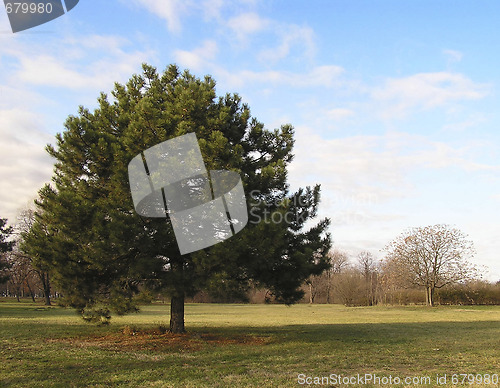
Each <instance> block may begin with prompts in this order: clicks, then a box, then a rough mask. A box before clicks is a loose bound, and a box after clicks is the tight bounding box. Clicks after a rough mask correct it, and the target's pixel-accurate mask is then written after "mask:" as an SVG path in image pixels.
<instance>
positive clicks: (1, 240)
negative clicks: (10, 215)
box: [0, 218, 14, 283]
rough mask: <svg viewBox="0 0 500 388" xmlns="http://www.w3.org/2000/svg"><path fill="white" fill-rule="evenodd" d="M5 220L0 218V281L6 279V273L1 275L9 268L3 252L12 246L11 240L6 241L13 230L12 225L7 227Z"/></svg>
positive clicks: (8, 250) (9, 249)
mask: <svg viewBox="0 0 500 388" xmlns="http://www.w3.org/2000/svg"><path fill="white" fill-rule="evenodd" d="M6 225H7V220H6V219H5V218H0V283H3V282H5V281H6V280H7V279H8V276H7V275H3V272H4V270H5V269H7V268H9V264H8V262H7V260H5V257H3V256H4V253H7V252H10V251H11V250H12V248H13V246H14V242H13V241H8V239H9V237H10V236H11V235H12V233H13V232H14V230H13V229H12V226H9V227H7V226H6Z"/></svg>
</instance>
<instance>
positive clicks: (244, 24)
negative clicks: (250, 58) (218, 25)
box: [227, 12, 272, 43]
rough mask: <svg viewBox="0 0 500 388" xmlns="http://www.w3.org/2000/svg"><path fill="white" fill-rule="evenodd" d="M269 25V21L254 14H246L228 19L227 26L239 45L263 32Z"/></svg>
mask: <svg viewBox="0 0 500 388" xmlns="http://www.w3.org/2000/svg"><path fill="white" fill-rule="evenodd" d="M271 23H272V22H271V20H268V19H264V18H262V17H260V16H259V15H258V14H257V13H255V12H246V13H241V14H239V15H237V16H234V17H232V18H230V19H229V20H228V21H227V26H228V27H229V29H230V31H231V33H232V34H234V35H235V36H236V37H237V38H238V40H239V42H240V43H242V42H243V43H245V42H246V41H247V38H248V37H249V36H250V35H253V34H256V33H258V32H262V31H264V30H265V29H267V28H268V27H269V26H270V25H271Z"/></svg>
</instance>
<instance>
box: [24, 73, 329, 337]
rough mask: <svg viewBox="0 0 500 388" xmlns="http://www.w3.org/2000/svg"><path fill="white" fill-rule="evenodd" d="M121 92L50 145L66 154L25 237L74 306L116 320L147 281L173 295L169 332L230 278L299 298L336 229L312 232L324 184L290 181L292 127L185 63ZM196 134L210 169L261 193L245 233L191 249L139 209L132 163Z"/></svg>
mask: <svg viewBox="0 0 500 388" xmlns="http://www.w3.org/2000/svg"><path fill="white" fill-rule="evenodd" d="M112 96H113V99H112V100H111V101H110V100H109V99H108V96H107V95H105V94H101V96H100V97H99V99H98V102H99V107H98V108H97V109H95V110H94V111H93V112H90V111H89V110H88V109H85V108H83V107H80V109H79V113H78V116H70V117H69V118H68V119H67V120H66V122H65V130H64V132H63V133H62V134H58V135H57V137H56V145H55V146H48V147H47V150H48V152H49V153H50V155H51V156H52V157H54V158H55V159H56V164H55V173H54V176H53V179H52V181H53V182H52V185H46V186H45V187H44V188H42V190H41V191H40V192H39V199H38V200H37V201H36V203H37V212H36V222H35V225H33V227H32V228H31V230H30V232H29V233H28V234H27V235H26V236H24V240H25V249H26V250H28V251H30V252H31V253H32V254H33V253H36V255H37V257H38V258H39V263H43V265H45V266H48V267H50V268H51V273H52V274H53V277H54V281H55V282H56V284H57V285H58V287H59V288H60V289H61V290H62V291H63V292H64V295H65V298H66V300H67V303H68V304H69V305H71V306H74V307H76V308H77V309H78V310H79V311H80V312H81V313H82V315H83V316H84V318H86V319H92V320H94V319H95V320H102V321H103V322H106V321H107V319H108V318H109V316H110V310H113V311H114V312H116V313H118V314H123V313H126V312H129V311H132V310H134V309H135V304H134V295H136V294H137V292H138V291H139V290H140V289H143V288H146V289H149V290H156V291H159V292H164V293H167V294H168V295H170V297H171V315H170V330H171V331H172V332H183V331H184V299H185V297H186V296H191V295H194V294H195V293H196V292H197V291H199V290H203V289H209V288H210V287H213V286H214V284H220V283H221V282H227V284H228V288H229V289H233V290H234V289H240V290H244V289H245V287H246V286H247V285H248V284H249V282H251V281H252V282H254V283H257V284H260V285H262V286H265V287H268V288H269V289H270V290H271V291H272V293H273V294H274V296H275V298H276V299H277V300H278V301H280V302H284V303H287V304H291V303H294V302H296V301H297V300H299V299H300V298H301V297H302V296H303V293H302V291H300V286H301V284H302V282H303V281H304V280H305V279H307V278H308V277H309V276H310V275H311V274H318V273H321V272H322V271H323V270H324V269H325V268H326V267H327V266H328V264H327V260H326V259H325V255H326V253H327V251H328V249H329V247H330V236H329V235H328V234H327V233H326V228H327V227H328V224H329V220H328V219H324V220H322V221H320V222H319V223H318V224H317V225H315V226H313V227H312V228H310V229H308V230H304V225H305V223H306V222H307V221H308V220H310V219H311V218H313V217H315V216H316V211H317V206H318V203H319V194H320V188H319V186H316V187H314V188H309V187H307V188H305V189H300V190H298V191H297V192H296V193H290V192H289V190H288V185H287V166H288V164H289V163H290V162H291V160H292V157H293V156H292V153H291V152H292V147H293V142H294V140H293V128H292V127H291V126H290V125H283V126H282V127H281V128H280V129H276V130H274V131H269V130H266V129H265V128H264V126H263V124H262V123H260V122H258V121H257V120H256V119H255V118H252V117H251V115H250V110H249V108H248V106H247V105H246V104H243V103H242V102H241V99H240V97H239V96H238V95H230V94H227V95H225V96H223V97H219V98H217V97H216V93H215V82H214V80H213V79H212V78H210V77H208V76H207V77H205V78H204V79H203V80H201V79H198V78H196V77H194V76H193V75H191V74H190V73H189V72H188V71H185V72H183V73H180V72H179V70H178V68H177V67H176V66H174V65H171V66H169V67H168V68H167V69H166V70H165V72H164V73H158V72H157V71H156V69H155V68H153V67H151V66H149V65H143V72H142V74H141V75H134V76H133V77H132V78H131V79H130V80H129V81H128V83H127V84H126V85H120V84H116V85H115V88H114V90H113V91H112ZM191 132H194V133H195V134H196V136H197V138H198V142H199V145H200V149H201V152H202V155H203V158H204V161H205V164H206V167H207V169H208V170H232V171H236V172H238V173H239V174H240V176H241V178H242V181H243V185H244V189H245V192H246V193H252V195H248V194H247V201H248V207H249V210H250V219H249V223H248V225H247V226H246V227H245V228H244V229H243V230H242V231H241V232H239V233H238V234H237V235H235V236H233V237H231V238H230V239H228V240H226V241H224V242H222V243H219V244H216V245H214V246H212V247H209V248H206V249H203V250H200V251H197V252H193V253H190V254H186V255H181V254H180V252H179V249H178V247H177V243H176V239H175V236H174V232H173V229H172V226H171V224H170V221H169V220H168V219H157V218H144V217H141V216H139V215H138V214H137V213H136V212H135V210H134V206H133V202H132V198H131V194H130V188H129V182H128V170H127V166H128V163H129V162H130V161H131V160H132V158H133V157H135V156H136V155H137V154H139V153H140V152H142V151H144V150H145V149H147V148H150V147H151V146H153V145H156V144H158V143H161V142H163V141H165V140H168V139H171V138H174V137H177V136H180V135H183V134H186V133H191ZM290 215H293V217H290ZM285 216H287V217H285ZM271 220H272V221H274V222H270V221H271ZM259 221H261V222H259Z"/></svg>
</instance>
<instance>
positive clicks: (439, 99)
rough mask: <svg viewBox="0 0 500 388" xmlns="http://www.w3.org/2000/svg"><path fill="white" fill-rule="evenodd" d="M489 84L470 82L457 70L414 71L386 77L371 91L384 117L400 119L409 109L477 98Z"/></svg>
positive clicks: (425, 107)
mask: <svg viewBox="0 0 500 388" xmlns="http://www.w3.org/2000/svg"><path fill="white" fill-rule="evenodd" d="M488 91H489V85H485V84H479V83H475V82H473V81H472V80H471V79H469V78H467V77H466V76H464V75H463V74H460V73H449V72H437V73H418V74H414V75H412V76H409V77H405V78H389V79H387V80H386V81H385V82H384V84H383V85H382V86H381V87H376V88H374V89H373V90H372V92H371V97H372V98H373V99H374V100H375V101H376V102H378V103H380V104H381V105H382V111H381V116H382V117H384V118H388V119H392V118H402V117H405V116H407V115H408V114H409V113H410V112H412V111H415V110H416V111H418V110H427V109H432V108H437V107H441V106H444V105H447V104H449V103H453V102H458V101H465V100H478V99H481V98H483V97H485V96H486V95H487V94H488Z"/></svg>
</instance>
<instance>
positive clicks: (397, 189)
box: [290, 127, 500, 203]
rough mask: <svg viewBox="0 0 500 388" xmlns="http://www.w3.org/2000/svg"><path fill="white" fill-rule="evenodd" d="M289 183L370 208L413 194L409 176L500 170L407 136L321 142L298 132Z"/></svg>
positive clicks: (308, 131) (463, 153)
mask: <svg viewBox="0 0 500 388" xmlns="http://www.w3.org/2000/svg"><path fill="white" fill-rule="evenodd" d="M296 132H297V133H296V139H297V141H296V146H295V149H294V153H295V159H294V162H293V163H292V165H291V167H290V171H291V173H290V179H291V181H292V182H293V183H295V182H297V184H298V183H299V182H300V185H304V184H314V183H315V182H322V184H323V186H324V187H325V190H324V192H327V193H335V194H334V195H338V196H340V197H342V198H351V199H352V198H358V196H359V194H360V193H362V194H363V196H364V198H371V199H372V203H379V202H385V201H388V200H392V199H395V198H403V197H406V196H408V195H410V194H411V192H412V190H413V188H414V183H413V182H412V181H411V179H410V178H409V176H410V174H411V173H412V172H413V171H425V170H428V171H431V170H439V169H445V168H448V167H458V168H460V169H462V170H463V171H465V172H474V171H486V172H489V171H497V172H498V171H500V166H498V165H487V164H483V163H479V162H477V161H475V160H473V159H471V158H470V150H469V149H468V148H467V147H464V148H453V147H451V146H450V145H448V144H446V143H442V142H436V141H430V140H428V139H427V138H425V137H423V136H417V135H410V134H407V133H397V132H393V133H387V134H385V135H381V136H374V135H373V136H351V137H345V138H334V139H325V138H323V137H321V136H320V135H319V134H317V133H315V132H314V131H312V130H311V129H309V128H306V127H298V128H297V130H296Z"/></svg>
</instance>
